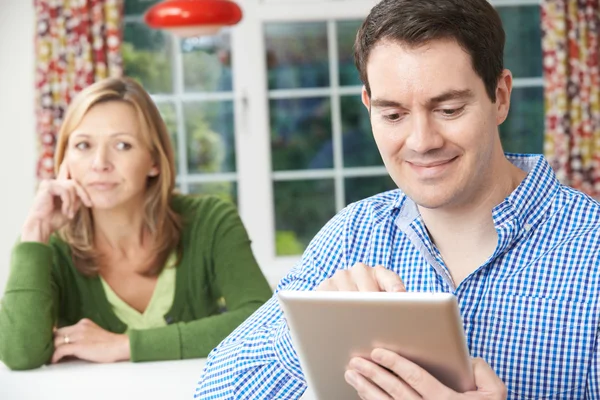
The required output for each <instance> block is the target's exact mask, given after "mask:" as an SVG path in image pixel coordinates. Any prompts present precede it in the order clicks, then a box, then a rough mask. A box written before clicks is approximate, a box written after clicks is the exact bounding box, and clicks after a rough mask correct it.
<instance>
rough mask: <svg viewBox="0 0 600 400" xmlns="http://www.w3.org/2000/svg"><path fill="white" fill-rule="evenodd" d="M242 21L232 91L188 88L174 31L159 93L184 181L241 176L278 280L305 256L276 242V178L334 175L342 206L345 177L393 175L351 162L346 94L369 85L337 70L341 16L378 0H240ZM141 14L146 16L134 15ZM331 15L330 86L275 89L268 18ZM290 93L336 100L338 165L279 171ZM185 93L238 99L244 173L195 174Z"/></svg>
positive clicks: (243, 207)
mask: <svg viewBox="0 0 600 400" xmlns="http://www.w3.org/2000/svg"><path fill="white" fill-rule="evenodd" d="M237 2H238V4H239V5H240V6H241V7H242V10H243V15H244V16H243V19H242V21H241V22H240V23H239V24H238V25H236V26H235V27H233V28H232V29H231V54H232V77H233V82H232V83H233V85H232V88H233V92H232V93H206V94H192V93H186V92H185V90H184V87H183V76H182V71H183V69H182V56H181V52H180V51H179V50H178V49H179V46H180V45H179V40H178V39H177V38H175V37H172V38H171V40H172V43H171V45H172V46H173V48H174V49H176V51H174V52H173V53H174V54H173V60H172V63H173V89H174V93H173V94H169V95H154V96H153V99H154V100H155V101H156V102H157V103H162V102H171V103H173V104H174V105H175V111H176V117H177V126H178V129H177V131H178V137H177V141H178V148H177V152H178V154H179V164H178V169H179V171H178V183H179V186H180V188H181V189H182V191H184V192H187V191H188V189H189V185H190V184H194V183H206V182H220V181H235V182H236V183H237V194H238V208H239V211H240V215H241V218H242V220H243V222H244V224H245V226H246V229H247V230H248V233H249V235H250V238H251V239H252V248H253V251H254V254H255V256H256V258H257V260H258V262H259V264H260V266H261V268H262V270H263V273H264V274H265V276H266V277H267V279H268V280H269V282H270V283H271V284H272V285H275V284H276V283H277V282H278V281H279V280H280V279H281V278H282V277H283V276H284V275H285V274H287V273H288V272H289V270H290V269H291V267H293V266H294V265H295V264H296V263H297V262H298V261H299V260H300V256H286V257H281V256H277V255H276V249H275V210H274V199H273V181H279V180H285V181H288V180H293V179H305V178H331V179H334V180H335V181H336V185H335V187H336V209H337V210H340V209H341V208H343V207H344V204H343V201H342V199H343V198H344V196H343V192H344V179H345V178H347V177H359V176H385V175H387V172H386V171H385V168H384V167H363V168H344V167H343V165H342V164H343V163H342V154H341V152H342V143H341V142H342V136H341V126H340V122H341V111H340V104H339V103H340V97H339V95H340V94H360V91H361V87H360V86H355V87H339V82H338V74H337V69H338V65H337V54H336V51H337V34H336V24H335V22H336V21H341V20H357V19H363V18H364V17H365V16H366V15H367V14H368V13H369V11H370V9H371V8H372V7H373V6H374V5H375V4H376V3H377V2H378V0H237ZM491 3H492V4H493V5H494V6H496V7H509V6H527V5H539V4H540V3H541V0H492V1H491ZM127 19H128V20H135V21H139V18H137V17H136V18H129V17H128V18H127ZM311 21H319V22H323V21H326V22H327V35H328V41H329V44H330V45H329V70H330V81H331V82H330V86H329V87H327V88H315V89H286V90H272V91H269V90H268V88H267V68H266V63H265V43H264V30H263V27H264V24H266V23H270V22H311ZM540 86H543V78H542V77H535V78H516V79H514V87H515V88H525V87H540ZM290 95H293V97H297V96H299V95H300V96H323V97H329V98H330V99H331V109H332V134H333V141H334V154H333V157H334V166H333V168H331V169H326V170H306V171H275V172H274V171H272V168H271V143H270V127H269V99H271V98H277V97H284V98H288V97H289V96H290ZM184 100H232V101H233V102H234V119H235V120H234V131H235V151H236V172H232V173H215V174H192V175H189V174H188V166H187V148H186V146H187V138H186V134H185V127H184V124H185V121H184V118H183V107H182V104H183V101H184Z"/></svg>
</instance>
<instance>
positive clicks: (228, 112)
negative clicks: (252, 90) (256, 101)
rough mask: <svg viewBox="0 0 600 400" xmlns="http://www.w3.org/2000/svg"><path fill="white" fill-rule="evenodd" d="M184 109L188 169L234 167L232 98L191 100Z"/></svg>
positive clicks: (225, 169)
mask: <svg viewBox="0 0 600 400" xmlns="http://www.w3.org/2000/svg"><path fill="white" fill-rule="evenodd" d="M183 112H184V115H185V129H186V137H187V148H188V169H189V171H190V172H204V173H208V172H231V171H235V138H234V131H233V102H231V101H210V102H209V101H207V102H190V103H185V104H184V106H183Z"/></svg>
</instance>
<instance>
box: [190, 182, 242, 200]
mask: <svg viewBox="0 0 600 400" xmlns="http://www.w3.org/2000/svg"><path fill="white" fill-rule="evenodd" d="M189 188H190V193H192V194H212V195H215V196H217V197H220V198H221V199H223V200H226V201H229V202H231V203H233V204H236V205H237V201H238V198H237V183H236V182H206V183H194V184H190V185H189Z"/></svg>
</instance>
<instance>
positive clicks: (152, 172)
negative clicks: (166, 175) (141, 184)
mask: <svg viewBox="0 0 600 400" xmlns="http://www.w3.org/2000/svg"><path fill="white" fill-rule="evenodd" d="M159 172H160V171H159V170H158V167H157V166H154V167H152V169H150V172H148V176H150V177H155V176H158V174H159Z"/></svg>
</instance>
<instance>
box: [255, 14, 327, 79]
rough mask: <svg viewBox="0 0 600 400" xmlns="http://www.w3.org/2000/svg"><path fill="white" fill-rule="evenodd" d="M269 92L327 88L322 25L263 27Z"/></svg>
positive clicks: (325, 41)
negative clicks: (270, 90) (274, 90)
mask: <svg viewBox="0 0 600 400" xmlns="http://www.w3.org/2000/svg"><path fill="white" fill-rule="evenodd" d="M265 48H266V51H267V69H268V80H269V89H291V88H310V87H313V88H314V87H327V86H329V62H328V54H327V25H326V24H325V23H324V22H310V23H289V22H286V23H276V24H266V25H265Z"/></svg>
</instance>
